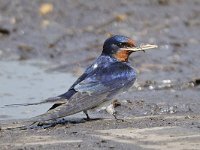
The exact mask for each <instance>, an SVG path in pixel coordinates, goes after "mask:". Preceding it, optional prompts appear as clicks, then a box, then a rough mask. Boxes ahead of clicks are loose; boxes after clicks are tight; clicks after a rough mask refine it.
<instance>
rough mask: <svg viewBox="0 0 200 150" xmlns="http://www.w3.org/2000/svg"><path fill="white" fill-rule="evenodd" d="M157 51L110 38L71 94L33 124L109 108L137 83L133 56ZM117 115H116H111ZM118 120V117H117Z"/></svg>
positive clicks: (121, 38) (37, 118)
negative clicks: (107, 106) (120, 95)
mask: <svg viewBox="0 0 200 150" xmlns="http://www.w3.org/2000/svg"><path fill="white" fill-rule="evenodd" d="M151 48H156V45H148V44H147V45H142V46H140V47H137V46H136V43H135V41H134V40H132V39H131V38H128V37H126V36H122V35H115V36H112V37H110V38H108V39H107V40H106V41H105V42H104V45H103V51H102V53H101V55H100V56H99V57H98V58H97V59H96V61H95V62H94V63H93V64H92V65H90V66H89V67H87V69H86V70H85V72H84V73H83V74H82V75H81V76H80V77H79V78H78V79H77V80H76V81H75V83H74V84H73V85H72V86H71V87H70V88H69V90H68V91H67V92H66V93H64V94H62V95H59V96H58V97H56V98H53V99H49V100H50V101H57V103H55V104H54V105H53V106H52V107H51V108H50V109H49V110H48V111H47V112H46V113H44V114H42V115H39V116H36V117H33V118H31V119H30V121H33V122H44V121H49V120H55V119H58V118H62V117H66V116H69V115H73V114H76V113H78V112H81V111H83V112H84V113H85V114H86V116H87V119H89V115H88V113H87V111H88V110H91V109H94V108H96V107H98V106H102V104H105V103H106V104H108V102H110V101H111V100H113V98H114V96H116V95H117V94H118V93H121V92H124V91H127V90H128V89H129V88H130V87H131V86H132V85H133V84H134V82H135V80H136V71H135V70H134V68H133V67H131V65H130V63H129V62H128V58H129V55H130V54H131V53H133V52H137V51H144V50H146V49H151ZM111 113H112V114H113V115H114V111H111ZM114 116H115V115H114Z"/></svg>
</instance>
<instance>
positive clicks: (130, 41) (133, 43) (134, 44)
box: [128, 39, 136, 46]
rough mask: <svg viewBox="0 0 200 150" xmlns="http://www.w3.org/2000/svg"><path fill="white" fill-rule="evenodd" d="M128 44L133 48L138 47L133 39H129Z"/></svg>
mask: <svg viewBox="0 0 200 150" xmlns="http://www.w3.org/2000/svg"><path fill="white" fill-rule="evenodd" d="M128 43H129V44H130V45H131V46H136V42H135V41H134V40H132V39H128Z"/></svg>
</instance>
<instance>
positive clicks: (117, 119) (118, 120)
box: [112, 112, 125, 122]
mask: <svg viewBox="0 0 200 150" xmlns="http://www.w3.org/2000/svg"><path fill="white" fill-rule="evenodd" d="M112 115H113V117H114V118H115V120H116V121H117V122H124V121H125V120H124V119H121V118H117V112H115V113H113V114H112Z"/></svg>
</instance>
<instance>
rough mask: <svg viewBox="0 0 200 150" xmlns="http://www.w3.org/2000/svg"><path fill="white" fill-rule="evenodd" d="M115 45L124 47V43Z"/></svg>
mask: <svg viewBox="0 0 200 150" xmlns="http://www.w3.org/2000/svg"><path fill="white" fill-rule="evenodd" d="M117 46H118V47H126V43H118V44H117Z"/></svg>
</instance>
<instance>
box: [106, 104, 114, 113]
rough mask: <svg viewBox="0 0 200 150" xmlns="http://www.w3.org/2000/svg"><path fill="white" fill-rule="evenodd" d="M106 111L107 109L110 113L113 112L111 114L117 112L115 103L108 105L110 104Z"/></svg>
mask: <svg viewBox="0 0 200 150" xmlns="http://www.w3.org/2000/svg"><path fill="white" fill-rule="evenodd" d="M106 111H107V112H108V113H109V114H111V115H113V114H115V108H114V105H113V104H110V105H108V106H107V107H106Z"/></svg>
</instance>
